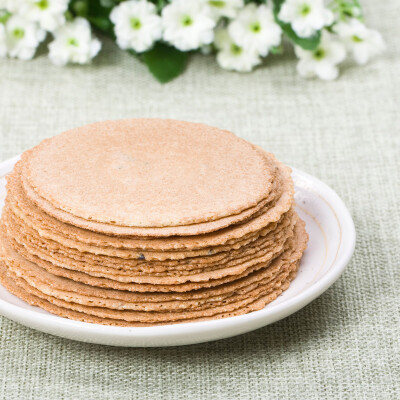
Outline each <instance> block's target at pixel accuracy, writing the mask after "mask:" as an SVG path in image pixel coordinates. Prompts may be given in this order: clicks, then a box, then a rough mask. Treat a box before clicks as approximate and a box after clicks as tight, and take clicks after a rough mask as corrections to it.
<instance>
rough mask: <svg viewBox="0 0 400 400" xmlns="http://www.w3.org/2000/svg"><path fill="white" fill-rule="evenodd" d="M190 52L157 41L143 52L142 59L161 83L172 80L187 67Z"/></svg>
mask: <svg viewBox="0 0 400 400" xmlns="http://www.w3.org/2000/svg"><path fill="white" fill-rule="evenodd" d="M188 58H189V53H184V52H182V51H179V50H177V49H175V48H174V47H171V46H168V45H167V44H164V43H156V45H155V46H154V47H153V48H152V49H151V50H149V51H146V52H145V53H143V54H142V60H143V62H144V63H145V64H146V65H147V67H148V68H149V70H150V72H151V73H152V74H153V75H154V77H155V78H156V79H157V80H158V81H159V82H161V83H166V82H169V81H172V80H173V79H175V78H176V77H177V76H179V75H180V74H181V73H182V72H183V71H184V69H185V67H186V63H187V61H188Z"/></svg>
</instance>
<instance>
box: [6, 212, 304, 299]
mask: <svg viewBox="0 0 400 400" xmlns="http://www.w3.org/2000/svg"><path fill="white" fill-rule="evenodd" d="M307 240H308V236H307V234H306V232H305V228H304V223H303V221H301V220H299V221H298V222H297V223H296V226H295V235H294V237H293V238H290V239H289V240H288V241H287V243H285V249H291V248H297V247H298V248H301V249H302V250H301V252H300V255H301V253H302V252H303V251H304V249H305V247H306V244H307ZM295 243H299V244H298V245H297V246H296V245H295ZM4 244H5V245H6V244H7V241H6V240H5V239H3V245H4ZM7 251H8V248H7V247H6V248H5V252H6V253H7ZM12 256H13V254H12V253H10V252H9V253H7V254H6V256H5V257H4V258H5V262H7V257H10V258H12ZM31 257H33V256H31ZM34 260H35V263H36V264H38V265H39V266H40V267H42V268H44V269H46V270H47V271H48V272H50V273H51V274H54V275H57V276H62V277H65V278H69V279H72V280H74V281H77V282H81V283H85V284H87V285H90V286H97V287H103V288H108V289H117V290H127V291H133V292H186V291H190V290H197V289H202V288H208V287H215V286H218V285H222V284H224V283H228V282H232V281H234V280H236V279H240V278H242V277H244V276H247V275H249V274H251V273H252V272H254V271H257V270H259V269H261V268H265V267H267V266H268V265H269V262H264V263H263V262H261V263H259V264H255V265H252V266H250V267H248V268H247V269H245V270H243V268H242V267H240V266H239V268H238V269H237V270H235V271H231V273H232V272H235V274H232V275H226V276H223V277H221V278H218V279H209V280H208V281H204V282H186V283H180V284H169V285H168V284H158V285H154V284H147V283H140V284H138V283H126V282H120V281H115V280H111V279H108V278H99V277H94V276H91V275H88V274H87V273H83V272H78V271H73V270H67V269H65V268H60V267H58V266H55V265H53V264H51V263H49V262H46V261H43V260H41V259H38V258H34ZM239 271H241V272H239Z"/></svg>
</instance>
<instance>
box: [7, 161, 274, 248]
mask: <svg viewBox="0 0 400 400" xmlns="http://www.w3.org/2000/svg"><path fill="white" fill-rule="evenodd" d="M20 167H21V166H20V164H19V163H17V165H16V166H15V167H14V171H13V173H12V174H10V175H9V176H8V177H7V191H8V195H7V201H8V203H9V204H10V207H11V208H12V209H13V211H14V213H15V214H17V215H18V216H19V217H20V218H22V219H24V221H25V223H26V224H28V225H30V226H31V227H35V229H37V230H39V231H40V233H41V236H44V237H46V238H48V239H52V240H54V241H60V240H61V242H62V240H63V238H64V239H65V238H68V239H71V240H74V241H76V242H81V243H87V244H92V245H95V246H105V247H108V246H111V247H117V248H128V249H137V250H139V249H140V250H142V251H146V250H148V251H157V250H159V251H160V250H161V251H170V250H193V249H198V248H201V247H209V246H218V245H222V244H233V243H235V242H236V241H237V240H241V239H242V238H239V239H231V240H228V241H226V243H224V242H223V237H222V241H221V240H220V241H219V242H218V241H216V239H218V236H214V237H209V235H207V234H204V235H197V236H190V237H184V236H182V237H166V238H165V237H164V238H161V239H159V238H154V239H150V238H145V239H143V238H142V239H140V238H131V237H121V236H120V237H115V236H110V235H105V234H101V233H96V232H92V231H89V230H86V229H82V228H79V227H75V226H73V225H70V224H66V223H62V222H61V221H58V220H57V219H55V218H54V217H52V216H50V215H48V214H46V213H45V212H43V211H42V210H41V209H40V208H38V207H37V206H36V205H35V204H34V203H33V202H32V201H30V200H29V199H28V198H27V197H26V196H25V195H24V192H23V190H22V186H21V182H20V169H21V168H20ZM278 170H279V168H278ZM281 185H282V177H281V175H280V173H278V174H277V175H276V176H275V179H274V181H273V183H272V190H271V192H270V194H269V197H268V198H267V199H266V201H267V202H268V204H267V205H266V206H265V207H263V208H262V209H261V210H260V211H258V212H257V213H255V214H254V215H253V217H254V218H255V217H257V216H259V215H260V214H261V213H262V212H264V211H265V209H266V208H271V207H272V206H273V204H274V201H276V199H277V198H279V196H280V195H281ZM264 208H265V209H264Z"/></svg>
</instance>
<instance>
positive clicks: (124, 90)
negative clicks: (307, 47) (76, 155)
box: [0, 0, 400, 400]
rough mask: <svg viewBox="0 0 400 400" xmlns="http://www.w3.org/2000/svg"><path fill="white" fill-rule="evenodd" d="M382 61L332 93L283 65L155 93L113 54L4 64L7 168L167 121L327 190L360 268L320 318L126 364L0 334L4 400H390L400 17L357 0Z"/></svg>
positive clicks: (387, 7)
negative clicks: (251, 149)
mask: <svg viewBox="0 0 400 400" xmlns="http://www.w3.org/2000/svg"><path fill="white" fill-rule="evenodd" d="M363 3H364V5H365V11H366V18H367V21H368V23H369V25H370V26H372V27H375V28H377V29H379V30H380V31H381V32H382V33H383V35H384V37H385V39H386V41H387V43H388V51H387V52H386V54H385V55H384V56H383V57H381V58H379V59H377V60H376V61H375V62H373V63H371V64H368V65H367V66H365V67H363V68H359V67H355V66H352V65H350V64H349V65H347V66H344V67H343V68H342V70H343V73H342V76H341V77H340V79H339V80H337V81H336V82H332V83H326V82H320V81H305V80H303V79H301V78H299V77H298V76H297V74H296V71H295V59H294V56H293V54H291V53H290V52H289V53H288V54H287V55H285V56H282V57H275V58H273V59H271V60H269V61H268V62H267V63H266V65H265V66H264V67H263V68H259V69H257V71H255V72H254V73H251V74H247V75H240V74H234V73H228V72H224V71H222V70H220V69H219V68H218V67H217V65H216V64H215V61H214V60H213V59H212V58H208V57H195V59H194V60H192V61H193V62H192V63H191V64H190V66H189V68H188V70H187V71H186V73H185V75H183V76H182V77H181V78H179V79H177V80H176V81H174V82H172V83H170V84H167V85H164V86H161V85H160V84H158V83H157V82H156V81H154V80H153V79H152V78H151V77H150V76H149V75H148V73H147V71H146V69H145V66H144V65H142V64H141V63H140V62H138V61H137V60H135V59H134V58H132V57H130V56H129V55H126V54H124V53H122V52H121V51H119V50H117V49H116V48H115V47H114V46H113V45H112V44H111V43H107V44H106V45H105V47H104V50H103V51H102V53H101V54H100V56H99V57H98V58H97V59H96V61H95V62H94V64H93V65H92V66H90V67H73V68H58V67H56V66H53V65H51V64H50V62H49V61H48V60H47V57H46V56H45V55H41V56H39V57H38V58H36V59H35V60H34V61H31V62H20V61H11V60H1V61H0V114H1V118H0V160H5V159H7V158H9V157H11V156H14V155H16V154H18V153H20V152H22V151H23V150H26V149H28V148H30V147H32V146H33V145H35V144H37V143H38V142H39V141H40V140H41V139H43V138H45V137H49V136H52V135H54V134H56V133H59V132H61V131H63V130H67V129H69V128H72V127H75V126H79V125H82V124H86V123H89V122H93V121H98V120H104V119H117V118H124V117H143V116H146V117H169V118H176V119H184V120H191V121H198V122H205V123H208V124H210V125H216V126H218V127H221V128H227V129H230V130H232V131H234V132H236V133H237V134H238V135H240V136H242V137H244V138H246V139H248V140H250V141H252V142H254V143H256V144H258V145H261V146H262V147H264V148H265V149H267V150H269V151H271V152H273V153H275V154H276V155H277V156H278V158H279V159H281V160H282V161H284V162H285V163H288V164H290V165H292V166H295V167H297V168H299V169H302V170H304V171H306V172H309V173H311V174H314V175H316V176H317V177H319V178H320V179H322V180H323V181H325V182H326V183H328V184H329V185H331V186H332V187H333V188H334V189H335V190H336V191H337V192H338V193H339V195H340V196H341V197H342V198H343V199H344V201H345V202H346V204H347V205H348V207H349V209H350V210H351V212H352V215H353V217H354V221H355V224H356V229H357V234H358V237H357V247H356V252H355V255H354V257H353V259H352V261H351V263H350V264H349V266H348V268H347V269H346V271H345V272H344V274H343V276H342V277H341V278H340V280H339V281H338V282H337V283H336V284H335V285H334V286H333V287H332V288H330V289H329V290H328V291H327V292H326V293H325V294H323V295H322V296H321V297H320V298H318V299H317V300H315V301H314V302H313V303H311V304H310V305H308V306H307V307H305V308H304V309H302V310H301V311H299V312H297V313H296V314H294V315H292V316H290V317H288V318H286V319H285V320H283V321H280V322H278V323H275V324H274V325H271V326H267V327H265V328H262V329H259V330H257V331H255V332H252V333H249V334H246V335H243V336H239V337H235V338H232V339H227V340H223V341H219V342H213V343H206V344H201V345H193V346H187V347H175V348H158V349H157V348H154V349H129V348H113V347H105V346H98V345H91V344H84V343H79V342H74V341H69V340H64V339H61V338H57V337H53V336H50V335H46V334H43V333H40V332H36V331H33V330H31V329H28V328H25V327H23V326H20V325H18V324H16V323H14V322H11V321H9V320H7V319H5V318H0V399H7V400H11V399H24V400H25V399H85V400H89V399H96V400H99V399H113V400H115V399H140V400H145V399H187V398H191V399H236V398H241V399H267V398H268V399H328V398H329V399H375V398H376V399H399V398H400V384H399V382H400V343H399V336H400V329H399V328H400V323H399V322H400V321H399V320H400V290H399V287H400V280H399V259H400V253H399V248H400V242H399V238H400V215H399V214H400V206H399V199H400V189H399V183H400V173H399V171H400V161H399V159H400V117H399V116H400V112H399V104H400V103H399V100H400V41H399V37H400V29H399V25H400V24H399V16H400V3H399V1H398V0H388V1H385V2H381V3H379V2H376V1H374V0H364V1H363Z"/></svg>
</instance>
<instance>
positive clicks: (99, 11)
mask: <svg viewBox="0 0 400 400" xmlns="http://www.w3.org/2000/svg"><path fill="white" fill-rule="evenodd" d="M114 5H115V1H111V0H110V1H104V0H71V1H70V4H69V11H70V12H71V13H72V15H74V16H79V17H84V18H86V19H87V20H88V21H89V22H90V23H91V24H92V25H93V27H94V28H96V29H98V30H99V31H101V32H103V33H105V34H106V35H107V36H109V37H111V38H114V37H115V35H114V25H113V23H112V22H111V21H110V13H111V10H112V8H113V6H114Z"/></svg>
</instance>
